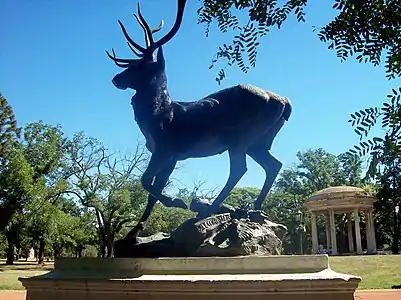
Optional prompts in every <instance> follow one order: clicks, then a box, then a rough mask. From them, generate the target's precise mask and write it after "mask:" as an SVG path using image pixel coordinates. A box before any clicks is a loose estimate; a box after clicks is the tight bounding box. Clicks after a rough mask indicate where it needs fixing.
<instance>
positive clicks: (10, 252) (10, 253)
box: [6, 231, 15, 265]
mask: <svg viewBox="0 0 401 300" xmlns="http://www.w3.org/2000/svg"><path fill="white" fill-rule="evenodd" d="M6 239H7V244H8V247H7V257H6V264H7V265H13V264H14V260H15V252H14V245H15V237H14V235H13V234H12V232H9V231H7V232H6Z"/></svg>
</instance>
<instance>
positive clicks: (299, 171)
mask: <svg viewBox="0 0 401 300" xmlns="http://www.w3.org/2000/svg"><path fill="white" fill-rule="evenodd" d="M297 157H298V163H297V164H296V165H295V166H294V167H292V168H288V169H284V170H283V171H282V173H281V175H280V177H279V179H278V180H277V183H276V185H275V194H273V195H272V196H271V197H268V199H267V200H266V202H269V201H272V200H273V203H277V202H278V201H279V199H280V197H281V198H282V201H283V204H281V205H280V206H279V207H280V211H281V210H282V209H284V217H286V218H284V220H286V222H287V224H288V225H287V224H285V225H287V226H288V228H289V231H288V232H289V233H288V235H287V237H288V239H287V240H286V243H285V247H286V248H285V249H286V251H291V252H293V251H294V250H296V249H297V245H296V244H294V240H295V241H296V240H297V238H298V236H299V234H300V232H299V225H300V224H299V221H297V220H296V215H297V212H298V211H301V212H302V213H303V215H304V216H305V220H304V221H305V225H306V227H307V228H309V230H308V232H311V230H310V227H311V224H310V220H309V217H308V215H307V214H306V211H305V209H304V207H303V203H304V202H305V201H306V200H307V199H308V197H309V196H310V195H311V194H313V193H314V192H317V191H319V190H321V189H324V188H328V187H331V186H337V185H353V186H359V187H365V182H364V181H363V180H362V161H361V158H360V157H359V156H349V155H346V154H344V153H342V154H340V155H338V156H336V155H333V154H331V153H328V152H327V151H325V150H323V149H310V150H307V151H305V152H298V153H297ZM280 193H281V194H280ZM275 197H277V199H275ZM269 199H270V200H269ZM274 205H276V206H277V204H274ZM274 205H273V208H274ZM266 209H267V211H268V212H269V209H270V210H272V207H268V208H267V207H266ZM273 211H274V209H273ZM269 214H270V212H269ZM280 217H281V218H283V216H280ZM336 218H337V220H336V226H337V230H338V231H339V236H343V237H345V236H346V234H347V228H346V220H345V218H344V216H341V215H337V216H336ZM278 222H280V221H278ZM317 226H318V228H319V229H320V230H318V232H319V234H321V236H320V237H319V239H320V240H325V238H326V236H325V235H324V234H323V233H324V232H325V230H324V226H325V223H324V221H323V220H322V219H321V218H318V220H317ZM306 238H307V240H304V242H306V241H308V242H310V237H309V235H308V234H307V235H306ZM338 246H339V247H345V246H344V241H341V242H339V243H338Z"/></svg>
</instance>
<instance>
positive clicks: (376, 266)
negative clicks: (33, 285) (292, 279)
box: [0, 255, 401, 290]
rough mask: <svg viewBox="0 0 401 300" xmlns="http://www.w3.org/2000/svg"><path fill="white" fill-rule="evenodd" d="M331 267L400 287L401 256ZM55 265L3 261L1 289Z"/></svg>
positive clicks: (367, 282) (373, 283)
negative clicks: (20, 278) (13, 263)
mask: <svg viewBox="0 0 401 300" xmlns="http://www.w3.org/2000/svg"><path fill="white" fill-rule="evenodd" d="M330 267H331V268H332V269H333V270H334V271H336V272H339V273H346V274H351V275H357V276H360V277H362V282H361V283H360V284H359V289H390V288H391V286H392V285H399V284H401V255H368V256H343V257H341V256H338V257H330ZM52 268H53V263H47V264H45V266H43V267H42V266H38V265H37V264H36V263H35V262H16V263H15V265H13V266H6V265H5V264H4V260H0V290H20V289H23V287H22V285H21V283H20V282H19V281H18V277H20V276H34V275H40V274H44V273H46V272H49V271H50V270H51V269H52Z"/></svg>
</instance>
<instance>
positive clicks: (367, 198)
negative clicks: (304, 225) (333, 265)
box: [304, 186, 376, 254]
mask: <svg viewBox="0 0 401 300" xmlns="http://www.w3.org/2000/svg"><path fill="white" fill-rule="evenodd" d="M374 201H375V197H374V196H372V195H370V194H368V193H367V192H366V191H365V190H363V189H361V188H357V187H352V186H336V187H330V188H326V189H323V190H320V191H318V192H316V193H314V194H313V195H312V196H311V197H309V199H308V200H307V201H306V203H305V204H304V205H305V207H306V208H307V209H308V211H309V213H310V214H311V219H312V220H311V221H312V252H313V253H318V248H319V241H318V233H317V225H316V216H317V215H324V216H325V218H326V240H327V245H326V249H331V253H332V254H338V251H337V239H336V224H335V218H334V215H335V214H346V215H347V219H348V245H349V252H351V253H352V252H355V248H354V238H353V228H352V227H353V226H352V214H353V215H354V223H355V226H354V227H355V243H356V253H358V254H360V253H362V243H361V230H360V226H359V213H360V212H363V213H365V218H366V240H367V252H368V253H375V252H376V238H375V229H374V222H373V213H372V211H373V202H374Z"/></svg>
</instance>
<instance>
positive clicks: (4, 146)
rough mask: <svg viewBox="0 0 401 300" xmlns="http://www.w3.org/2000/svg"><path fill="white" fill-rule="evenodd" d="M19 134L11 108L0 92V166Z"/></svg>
mask: <svg viewBox="0 0 401 300" xmlns="http://www.w3.org/2000/svg"><path fill="white" fill-rule="evenodd" d="M19 134H20V129H19V128H18V127H17V121H16V119H15V115H14V112H13V109H12V107H11V106H10V105H9V104H8V102H7V99H6V98H4V97H3V95H2V94H1V93H0V168H1V167H2V165H3V164H4V163H5V159H6V158H7V156H8V154H9V151H10V149H12V147H13V145H14V143H15V141H16V140H17V139H18V138H19ZM0 171H1V169H0Z"/></svg>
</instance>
